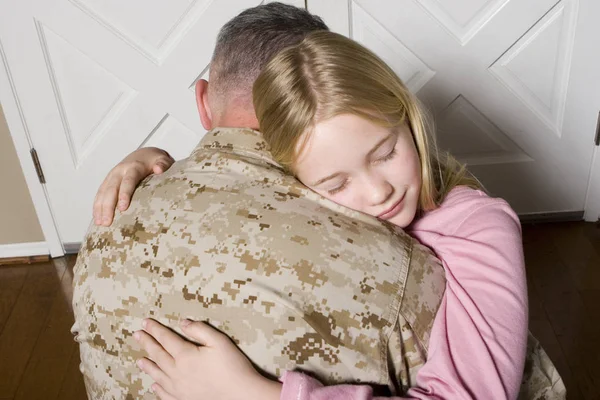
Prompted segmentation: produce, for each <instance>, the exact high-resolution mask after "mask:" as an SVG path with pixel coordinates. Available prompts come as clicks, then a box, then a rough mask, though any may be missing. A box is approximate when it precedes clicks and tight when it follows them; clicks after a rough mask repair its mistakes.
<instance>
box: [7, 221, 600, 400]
mask: <svg viewBox="0 0 600 400" xmlns="http://www.w3.org/2000/svg"><path fill="white" fill-rule="evenodd" d="M523 236H524V243H525V255H526V258H527V268H528V270H527V275H528V280H529V296H530V309H531V310H530V325H531V330H532V331H533V333H534V334H535V336H536V337H537V338H538V339H539V340H540V342H541V343H542V345H543V346H544V348H545V349H546V351H547V352H548V353H549V355H550V357H551V358H552V360H553V361H554V362H555V364H556V366H557V368H558V370H559V372H560V373H561V375H562V376H563V379H564V380H565V383H566V385H567V389H568V391H569V395H568V399H569V400H578V399H586V400H592V399H594V400H596V399H600V228H598V227H597V226H596V225H594V224H585V223H561V224H545V225H526V226H524V228H523ZM74 261H75V258H74V257H73V256H69V257H65V258H61V259H56V260H54V261H52V262H48V263H41V264H35V265H14V266H0V400H8V399H10V400H17V399H19V400H21V399H23V400H37V399H40V400H55V399H56V400H84V399H85V398H86V395H85V389H84V386H83V380H82V378H81V375H80V373H79V370H78V361H79V352H78V348H77V346H75V342H74V341H73V337H72V335H71V333H70V332H69V329H70V327H71V325H72V323H73V313H72V311H71V308H70V302H71V293H72V291H71V283H72V267H73V264H74Z"/></svg>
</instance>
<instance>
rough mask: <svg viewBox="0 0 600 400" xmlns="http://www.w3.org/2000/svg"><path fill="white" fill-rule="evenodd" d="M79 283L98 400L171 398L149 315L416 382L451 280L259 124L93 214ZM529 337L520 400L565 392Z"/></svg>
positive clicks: (284, 362)
mask: <svg viewBox="0 0 600 400" xmlns="http://www.w3.org/2000/svg"><path fill="white" fill-rule="evenodd" d="M74 286H75V288H74V296H73V305H74V311H75V317H76V323H75V325H74V326H73V332H74V333H75V334H76V340H77V341H78V342H79V343H80V350H81V359H82V363H81V369H82V372H83V374H84V379H85V383H86V387H87V390H88V396H89V397H90V398H91V399H154V398H155V396H154V395H153V394H152V393H151V391H150V390H149V388H150V384H151V383H152V382H151V380H150V379H149V377H148V376H146V375H145V374H142V373H141V372H140V370H139V369H138V367H137V366H136V365H135V361H136V360H137V359H139V358H141V357H143V356H144V355H145V354H144V353H143V352H142V351H141V350H140V348H139V346H138V344H137V342H135V340H133V339H132V334H133V332H135V331H136V330H138V329H140V328H141V321H142V319H143V318H146V317H148V316H151V317H154V318H155V319H157V320H158V321H160V322H162V323H163V324H165V325H167V326H171V327H173V328H174V329H175V330H178V328H177V326H178V321H179V320H180V319H182V318H191V319H194V320H208V321H210V322H211V323H212V324H213V325H214V326H216V327H218V328H219V329H221V330H222V331H224V332H225V333H227V334H228V335H229V336H230V337H232V338H233V340H234V341H235V342H236V343H237V344H238V345H239V346H240V348H241V349H242V350H243V351H244V352H245V353H246V354H247V355H248V357H249V358H250V359H251V360H252V361H253V362H254V363H255V364H256V365H257V366H258V367H260V368H261V369H262V370H263V372H265V373H267V374H270V375H272V376H279V375H281V374H282V372H283V371H284V370H291V369H300V370H303V371H305V372H310V373H311V374H312V375H313V376H316V377H317V378H319V379H320V380H321V381H323V382H324V383H326V384H331V383H337V382H348V381H353V382H357V381H358V382H368V383H371V384H375V385H377V386H378V387H382V388H383V389H384V392H386V391H387V392H388V393H392V394H400V393H403V392H405V391H406V390H407V389H408V388H409V387H410V386H412V385H414V383H415V377H416V374H417V372H418V371H419V369H420V368H421V366H422V365H423V364H424V363H425V360H426V357H427V352H426V348H427V344H428V342H429V334H430V331H431V327H432V324H433V321H434V318H435V315H436V312H437V309H438V307H439V304H440V301H441V298H442V296H443V291H444V287H445V278H444V273H443V269H442V266H441V264H440V263H439V261H438V260H437V259H436V258H435V257H434V256H433V254H432V252H431V251H430V250H428V249H427V248H425V247H424V246H422V245H420V244H418V243H416V242H415V241H414V240H413V239H411V238H410V237H409V236H407V235H406V234H404V233H403V232H402V231H401V230H397V229H395V228H394V227H392V226H391V225H386V224H382V223H381V222H379V221H377V220H376V219H374V218H371V217H368V216H365V215H363V214H360V213H357V212H353V211H350V210H348V209H346V208H344V207H340V206H338V205H337V204H335V203H332V202H330V201H328V200H326V199H323V198H322V197H320V196H318V195H316V194H315V193H313V192H311V191H310V190H308V189H306V188H305V187H304V186H302V185H301V184H299V183H298V182H297V181H296V180H295V179H294V178H293V177H290V176H288V175H286V174H284V173H283V172H282V171H281V169H280V168H279V166H278V165H277V164H276V163H274V162H273V161H272V159H271V156H270V154H269V153H268V150H267V145H266V143H265V142H264V141H263V140H262V139H261V137H260V136H259V134H258V133H257V132H255V131H252V130H245V129H217V130H213V131H211V132H209V133H208V134H207V135H206V136H205V138H204V139H203V140H202V142H201V143H200V144H199V146H198V147H197V148H196V150H195V151H194V152H193V153H192V155H191V156H190V157H189V158H188V159H186V160H183V161H180V162H178V163H176V164H174V165H173V167H171V169H170V170H169V171H167V172H166V173H164V174H162V175H159V176H152V177H149V178H148V179H146V180H145V181H144V182H143V183H142V184H141V185H140V187H139V188H138V189H137V191H136V193H135V196H134V198H133V200H132V202H131V206H130V208H129V210H127V211H126V212H125V213H122V214H118V215H117V216H116V218H115V222H114V223H113V225H112V226H111V227H109V228H104V227H96V226H91V228H90V231H89V233H88V235H87V237H86V240H85V242H84V244H83V246H82V249H81V252H80V254H79V257H78V260H77V264H76V266H75V279H74ZM529 344H530V347H529V349H528V359H527V360H528V363H527V366H526V371H525V378H524V382H523V386H522V390H521V396H520V398H521V399H536V400H542V399H560V398H564V396H563V397H560V393H564V386H561V385H562V381H560V377H559V376H558V374H557V373H556V370H555V369H554V367H553V365H552V363H551V362H550V361H549V359H548V358H547V356H546V354H545V353H544V352H543V350H542V349H541V348H540V347H539V344H537V341H535V339H533V337H530V343H529ZM561 388H562V389H561ZM561 390H562V391H561Z"/></svg>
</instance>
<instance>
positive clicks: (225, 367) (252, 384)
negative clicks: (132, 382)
mask: <svg viewBox="0 0 600 400" xmlns="http://www.w3.org/2000/svg"><path fill="white" fill-rule="evenodd" d="M142 325H143V327H144V330H142V331H137V332H136V333H135V334H134V337H135V339H136V340H137V341H138V342H139V343H140V344H141V345H142V347H143V348H144V350H146V352H147V353H148V358H143V359H141V360H139V361H138V365H139V366H140V368H141V369H142V370H143V371H144V372H146V373H147V374H148V375H150V376H151V377H152V379H154V380H155V381H156V383H155V384H153V385H152V389H153V390H154V392H155V393H156V394H157V395H158V396H159V397H160V398H161V399H162V400H192V399H193V400H204V399H206V400H234V399H235V400H238V399H247V400H252V399H260V400H269V399H273V400H278V399H279V397H280V395H281V383H279V382H275V381H271V380H269V379H267V378H265V377H263V376H262V375H260V374H259V373H258V372H257V371H256V370H255V369H254V367H253V366H252V364H251V363H250V361H249V360H248V359H247V358H246V356H244V354H243V353H242V352H241V351H240V350H239V349H238V348H237V347H236V346H235V344H233V342H232V341H231V340H230V339H229V338H228V337H227V336H225V335H224V334H222V333H220V332H219V331H217V330H216V329H214V328H212V327H211V326H209V325H207V324H205V323H202V322H192V321H190V320H184V321H182V322H181V328H182V330H183V332H184V334H185V335H186V336H187V337H189V338H190V339H192V340H194V341H195V342H197V343H199V344H200V346H198V345H196V344H193V343H191V342H188V341H186V340H184V339H182V338H181V337H179V336H178V335H177V334H176V333H174V332H173V331H171V330H170V329H168V328H166V327H165V326H163V325H161V324H160V323H158V322H156V321H154V320H152V319H146V320H144V322H143V324H142Z"/></svg>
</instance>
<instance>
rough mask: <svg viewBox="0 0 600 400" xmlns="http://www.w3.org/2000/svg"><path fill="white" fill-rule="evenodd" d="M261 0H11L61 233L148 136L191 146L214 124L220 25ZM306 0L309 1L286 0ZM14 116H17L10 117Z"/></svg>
mask: <svg viewBox="0 0 600 400" xmlns="http://www.w3.org/2000/svg"><path fill="white" fill-rule="evenodd" d="M260 3H261V2H260V1H259V0H228V1H226V2H225V1H216V0H170V1H168V2H165V1H158V0H152V1H148V0H128V1H125V2H124V1H119V0H18V1H17V0H10V1H3V2H1V3H0V46H1V50H2V54H3V56H4V64H5V67H6V68H7V72H8V76H9V79H10V80H11V82H12V85H13V87H14V91H15V92H14V93H13V92H11V91H10V89H9V88H1V89H0V90H2V96H3V97H4V96H13V95H14V96H15V98H16V99H18V104H19V106H20V110H19V111H20V113H21V115H7V118H9V119H11V118H12V120H13V122H14V121H15V120H18V121H16V122H14V123H21V121H22V123H23V124H24V126H25V128H26V129H25V130H26V132H27V134H28V136H29V140H30V141H31V143H32V145H33V147H35V148H36V150H37V153H38V156H39V158H40V162H41V165H42V167H43V170H44V174H45V177H46V181H47V184H46V185H45V189H46V193H47V196H48V199H49V203H50V208H51V210H52V214H53V217H54V221H55V224H56V226H57V228H58V232H59V235H60V238H61V241H62V242H63V243H77V242H80V241H81V240H82V238H83V235H84V233H85V230H86V229H87V227H88V224H89V222H90V220H91V213H92V203H93V197H94V195H95V192H96V190H97V189H98V187H99V185H100V183H101V181H102V179H103V178H104V176H105V175H106V174H107V173H108V171H109V170H110V168H111V167H112V166H114V165H115V164H116V163H117V162H119V160H121V159H122V158H123V157H124V156H125V155H126V154H128V153H130V152H131V151H133V150H135V149H136V148H138V147H140V146H147V145H153V146H158V147H162V148H165V149H166V150H167V151H169V152H170V153H171V154H173V155H174V156H175V157H176V158H183V157H185V156H187V155H188V154H189V153H190V151H191V150H192V149H193V148H194V147H195V145H196V144H197V143H198V141H199V140H200V138H201V137H202V136H203V135H204V133H205V131H204V129H203V128H202V126H201V124H200V121H199V118H198V113H197V110H196V105H195V98H194V91H193V86H194V82H195V81H196V80H197V79H198V78H199V77H200V76H202V75H203V74H206V72H207V71H208V64H209V61H210V57H211V55H212V51H213V47H214V42H215V39H216V35H217V33H218V31H219V29H220V28H221V27H222V26H223V25H224V24H225V23H226V22H227V21H228V20H229V19H231V18H232V17H234V16H235V15H236V14H238V13H239V12H240V11H242V10H243V9H245V8H248V7H253V6H256V5H258V4H260ZM288 3H291V4H294V5H297V6H302V7H303V6H304V1H298V0H293V1H288ZM9 122H10V121H9Z"/></svg>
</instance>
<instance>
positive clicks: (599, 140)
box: [594, 112, 600, 146]
mask: <svg viewBox="0 0 600 400" xmlns="http://www.w3.org/2000/svg"><path fill="white" fill-rule="evenodd" d="M594 143H596V146H600V112H598V124H597V125H596V137H595V138H594Z"/></svg>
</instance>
